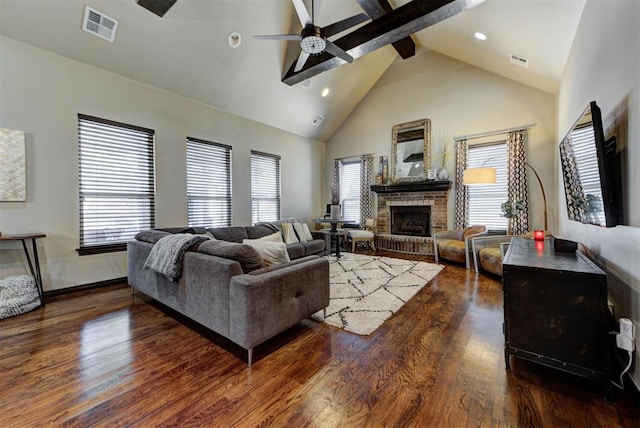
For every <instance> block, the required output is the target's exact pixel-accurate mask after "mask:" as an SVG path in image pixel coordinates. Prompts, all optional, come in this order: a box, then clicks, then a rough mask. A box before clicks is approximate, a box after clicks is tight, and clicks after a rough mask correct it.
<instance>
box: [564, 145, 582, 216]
mask: <svg viewBox="0 0 640 428" xmlns="http://www.w3.org/2000/svg"><path fill="white" fill-rule="evenodd" d="M560 159H561V160H562V162H561V163H562V175H563V177H565V180H564V191H565V194H566V195H570V197H568V198H567V202H568V203H567V214H568V216H569V219H570V220H576V221H582V210H581V209H580V206H579V202H578V201H583V200H584V199H585V195H584V189H583V187H582V181H580V175H579V174H578V164H577V162H576V154H575V153H574V151H573V144H572V143H571V136H567V138H565V139H564V140H562V141H561V142H560Z"/></svg>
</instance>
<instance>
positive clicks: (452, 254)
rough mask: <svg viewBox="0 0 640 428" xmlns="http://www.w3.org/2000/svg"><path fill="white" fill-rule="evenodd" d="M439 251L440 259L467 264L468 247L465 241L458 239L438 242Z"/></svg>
mask: <svg viewBox="0 0 640 428" xmlns="http://www.w3.org/2000/svg"><path fill="white" fill-rule="evenodd" d="M438 250H439V254H440V257H442V258H443V259H447V260H451V261H454V262H459V263H466V261H467V257H466V246H465V245H464V241H458V240H457V239H443V240H442V241H438Z"/></svg>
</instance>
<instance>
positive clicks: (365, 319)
mask: <svg viewBox="0 0 640 428" xmlns="http://www.w3.org/2000/svg"><path fill="white" fill-rule="evenodd" d="M329 264H330V265H329V269H330V270H329V276H330V283H331V292H330V299H331V300H330V301H329V307H328V308H327V317H326V318H325V319H324V322H326V323H327V324H329V325H332V326H334V327H339V328H342V329H344V330H347V331H350V332H352V333H357V334H361V335H369V334H371V333H373V332H374V331H375V330H376V329H377V328H378V327H380V325H382V323H383V322H384V321H385V320H386V319H387V318H389V317H390V316H391V315H393V314H394V313H396V312H397V311H398V309H400V308H401V307H402V305H404V304H405V303H406V302H407V301H409V299H411V298H412V297H413V296H414V295H415V294H416V293H417V292H418V291H420V290H421V289H422V287H424V286H425V285H426V284H427V283H428V282H429V281H431V279H433V277H435V276H436V275H437V274H438V273H439V272H440V271H441V270H442V268H443V266H441V265H437V264H433V263H427V262H417V261H411V260H402V259H394V258H390V257H376V256H367V255H363V254H352V253H347V254H344V255H342V257H341V258H340V260H339V261H337V260H336V258H335V257H333V256H332V257H330V258H329ZM316 316H317V315H316ZM318 319H320V320H321V319H322V312H320V315H319V318H318Z"/></svg>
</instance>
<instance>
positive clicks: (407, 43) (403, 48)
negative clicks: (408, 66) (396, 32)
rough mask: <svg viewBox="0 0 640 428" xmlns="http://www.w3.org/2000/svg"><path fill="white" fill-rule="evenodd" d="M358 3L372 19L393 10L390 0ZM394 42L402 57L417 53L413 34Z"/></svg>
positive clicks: (363, 0) (370, 0)
mask: <svg viewBox="0 0 640 428" xmlns="http://www.w3.org/2000/svg"><path fill="white" fill-rule="evenodd" d="M358 3H359V4H360V7H362V10H364V11H365V12H366V13H367V15H369V17H370V18H371V19H372V20H374V19H378V18H380V17H381V16H384V15H386V14H387V13H389V12H392V11H393V7H391V5H390V4H389V1H388V0H358ZM392 44H393V47H394V48H395V50H396V51H397V52H398V54H400V56H401V57H402V59H407V58H411V57H412V56H414V55H415V54H416V44H415V42H414V41H413V39H412V38H411V36H407V37H405V38H404V39H402V40H398V41H397V42H393V43H392Z"/></svg>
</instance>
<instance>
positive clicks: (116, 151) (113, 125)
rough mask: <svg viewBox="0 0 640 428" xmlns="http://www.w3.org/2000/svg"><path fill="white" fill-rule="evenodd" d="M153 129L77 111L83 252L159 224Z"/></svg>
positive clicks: (118, 245)
mask: <svg viewBox="0 0 640 428" xmlns="http://www.w3.org/2000/svg"><path fill="white" fill-rule="evenodd" d="M153 142H154V131H153V130H152V129H146V128H141V127H138V126H133V125H127V124H124V123H118V122H113V121H110V120H106V119H100V118H97V117H92V116H87V115H83V114H78V146H79V150H78V153H79V162H78V165H79V168H78V171H79V196H80V248H79V249H78V252H79V253H80V254H81V255H84V254H95V253H102V252H110V251H123V250H126V241H128V240H130V239H133V237H134V236H135V235H136V233H138V232H139V231H141V230H144V229H150V228H152V227H154V226H155V181H154V175H155V172H154V147H153Z"/></svg>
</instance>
